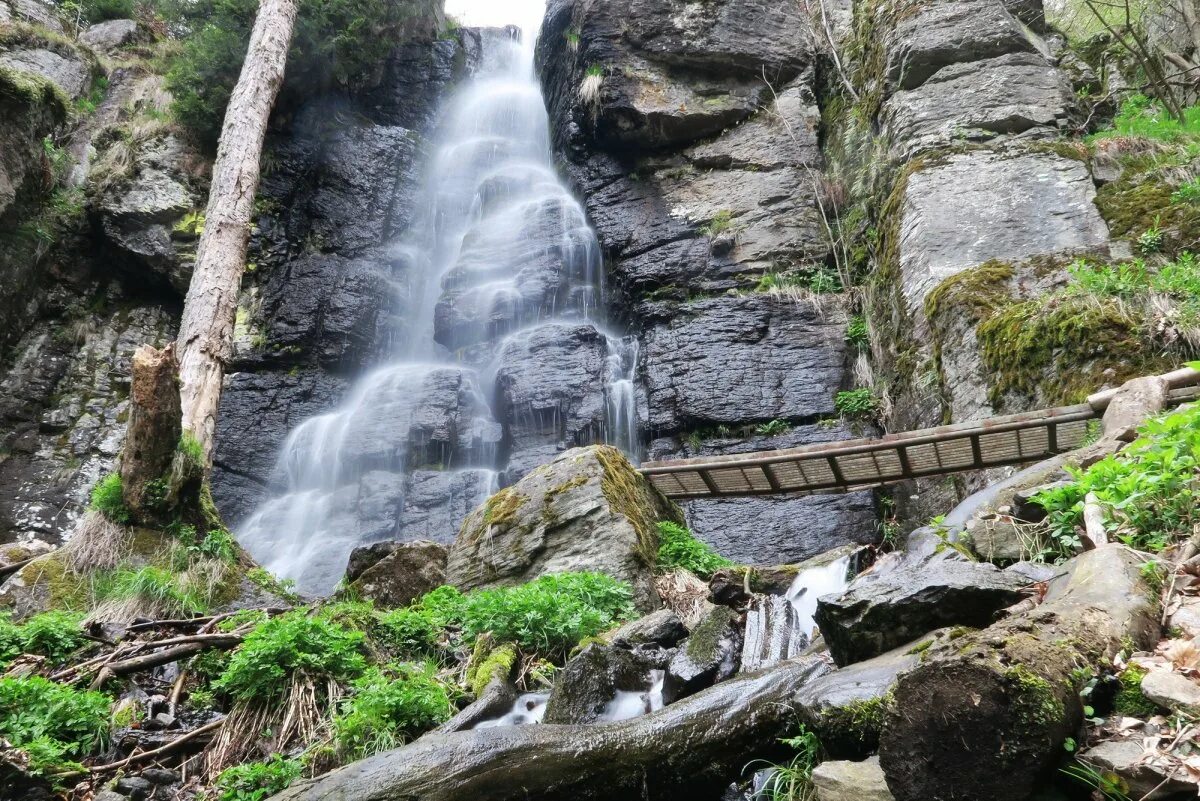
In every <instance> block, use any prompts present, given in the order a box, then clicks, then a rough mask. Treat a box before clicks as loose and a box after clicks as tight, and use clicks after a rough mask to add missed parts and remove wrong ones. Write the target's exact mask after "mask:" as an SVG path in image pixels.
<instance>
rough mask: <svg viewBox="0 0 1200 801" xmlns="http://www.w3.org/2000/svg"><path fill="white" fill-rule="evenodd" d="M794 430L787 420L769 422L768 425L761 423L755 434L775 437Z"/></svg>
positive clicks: (755, 429) (755, 428) (756, 427)
mask: <svg viewBox="0 0 1200 801" xmlns="http://www.w3.org/2000/svg"><path fill="white" fill-rule="evenodd" d="M791 430H792V424H791V423H789V422H788V421H787V420H779V419H775V420H769V421H767V422H766V423H760V424H759V425H756V426H755V427H754V433H755V434H758V435H759V436H760V437H774V436H776V435H778V434H786V433H787V432H789V431H791Z"/></svg>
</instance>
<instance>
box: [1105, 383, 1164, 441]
mask: <svg viewBox="0 0 1200 801" xmlns="http://www.w3.org/2000/svg"><path fill="white" fill-rule="evenodd" d="M1169 392H1170V387H1169V386H1167V382H1166V380H1165V379H1163V378H1161V377H1159V376H1143V377H1141V378H1134V379H1132V380H1130V381H1126V382H1125V383H1124V384H1122V385H1121V388H1120V389H1119V390H1117V394H1116V395H1114V396H1113V399H1112V401H1110V402H1109V404H1108V408H1107V409H1105V410H1104V421H1103V422H1104V436H1105V437H1110V438H1112V439H1116V440H1120V441H1122V442H1132V441H1133V440H1135V439H1137V429H1138V426H1140V425H1141V424H1142V423H1144V422H1146V419H1147V418H1149V417H1152V416H1153V415H1155V414H1157V413H1158V412H1161V411H1162V410H1163V408H1164V407H1165V406H1166V404H1167V395H1168V394H1169Z"/></svg>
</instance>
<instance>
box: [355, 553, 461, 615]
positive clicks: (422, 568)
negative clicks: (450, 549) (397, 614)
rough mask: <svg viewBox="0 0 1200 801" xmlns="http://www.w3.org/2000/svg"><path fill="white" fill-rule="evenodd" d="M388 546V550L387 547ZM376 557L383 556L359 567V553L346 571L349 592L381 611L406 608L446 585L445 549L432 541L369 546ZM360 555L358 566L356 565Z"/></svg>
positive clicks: (362, 559)
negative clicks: (366, 565) (372, 603)
mask: <svg viewBox="0 0 1200 801" xmlns="http://www.w3.org/2000/svg"><path fill="white" fill-rule="evenodd" d="M389 546H390V547H389ZM368 547H369V548H370V549H371V550H372V551H373V552H374V553H375V554H378V553H379V552H380V551H381V550H385V551H387V552H386V554H385V555H384V556H383V557H382V558H380V559H378V560H377V561H374V563H373V564H370V565H369V566H368V567H365V568H362V569H361V570H356V569H355V568H358V567H361V562H363V561H369V560H366V559H364V558H362V557H361V556H360V554H359V552H360V551H363V550H365V549H363V548H358V549H355V551H353V552H352V553H351V554H350V563H351V567H349V568H347V570H346V579H347V580H348V581H349V582H350V589H351V591H352V592H354V593H355V594H356V595H357V597H358V598H361V599H362V600H364V601H373V602H374V603H375V605H376V606H378V607H380V608H383V609H394V608H397V607H401V606H408V605H409V604H411V603H412V602H414V601H416V600H417V599H418V598H420V597H421V596H422V595H424V594H425V593H427V592H430V591H432V590H435V589H437V588H438V587H440V586H442V585H443V584H445V583H446V555H447V552H446V547H445V546H444V545H439V544H438V543H435V542H427V541H420V540H419V541H415V542H405V543H399V542H395V543H387V545H386V546H385V547H384V548H382V549H381V548H380V547H379V546H378V545H376V546H368ZM356 556H359V557H360V558H359V562H360V564H359V565H355V564H354V563H355V561H356Z"/></svg>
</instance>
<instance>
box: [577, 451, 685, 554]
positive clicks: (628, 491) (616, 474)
mask: <svg viewBox="0 0 1200 801" xmlns="http://www.w3.org/2000/svg"><path fill="white" fill-rule="evenodd" d="M592 451H593V453H595V455H596V460H597V461H598V462H600V466H601V468H603V471H604V475H603V476H602V477H601V479H600V489H601V491H602V492H603V493H604V498H605V500H607V501H608V503H609V505H610V506H611V507H612V508H613V509H615V510H616V511H617V512H619V513H620V514H622V515H624V516H625V517H626V518H628V519H629V522H630V523H631V524H632V525H633V528H634V531H635V532H637V536H638V553H639V555H640V556H641V557H642V560H643V561H644V562H645V563H646V564H648V565H653V564H654V563H655V561H656V560H657V558H658V521H659V519H660V518H661V519H666V520H670V521H672V522H676V523H683V513H682V512H680V511H679V508H678V507H676V506H675V505H674V504H672V503H670V502H669V501H667V500H666V499H664V498H662V497H661V496H659V495H658V493H657V491H656V490H655V489H654V488H653V487H651V486H650V484H649V482H648V481H646V479H645V478H643V477H642V475H641V474H639V473H638V472H637V471H636V470H634V468H633V465H631V464H630V463H629V460H628V459H626V458H625V455H624V454H623V453H621V452H620V451H619V450H617V449H616V448H614V447H612V446H610V445H597V446H595V447H594V448H593V449H592Z"/></svg>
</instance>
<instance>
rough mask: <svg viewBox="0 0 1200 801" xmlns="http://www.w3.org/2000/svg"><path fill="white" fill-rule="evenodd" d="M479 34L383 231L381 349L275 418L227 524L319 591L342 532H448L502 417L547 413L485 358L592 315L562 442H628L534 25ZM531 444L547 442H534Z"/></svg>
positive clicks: (630, 351) (550, 418) (625, 385)
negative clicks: (272, 457) (584, 412)
mask: <svg viewBox="0 0 1200 801" xmlns="http://www.w3.org/2000/svg"><path fill="white" fill-rule="evenodd" d="M539 11H540V9H539ZM539 21H540V20H539ZM526 30H536V28H535V27H529V26H528V23H527V27H526ZM483 41H484V56H483V60H482V63H481V65H480V66H479V68H478V70H477V71H476V72H475V74H474V75H473V77H472V78H470V79H469V80H468V81H466V82H465V83H464V84H463V85H462V86H461V87H460V88H459V89H457V90H456V91H455V93H454V95H453V96H452V97H451V98H450V100H449V102H448V104H447V106H446V108H445V110H444V113H443V115H442V121H441V123H440V125H439V128H438V132H437V134H436V135H435V137H434V138H433V140H432V147H431V148H430V153H429V157H428V164H427V169H426V171H425V172H426V175H427V178H426V185H425V189H424V193H425V194H424V200H423V202H422V205H421V207H420V208H421V211H420V217H419V221H418V222H417V223H416V224H415V225H414V226H413V228H412V229H411V230H410V231H408V232H407V233H406V234H405V235H404V236H403V237H402V238H401V240H399V241H397V242H395V243H394V244H393V247H392V252H393V258H394V262H395V274H396V276H397V277H396V279H395V281H394V284H395V286H396V287H397V290H396V297H395V305H396V307H397V311H396V312H395V313H394V316H393V319H394V320H395V323H394V325H393V326H392V330H391V331H390V332H389V335H388V339H387V341H388V343H389V345H390V348H391V351H390V352H391V356H390V361H389V362H388V363H387V364H385V365H384V366H382V367H380V368H378V369H376V370H374V371H373V372H371V373H369V374H368V375H366V376H364V377H363V378H361V379H360V380H359V381H358V382H357V384H356V385H355V386H354V388H353V389H352V390H351V392H350V393H349V394H348V396H347V398H346V399H345V401H344V402H343V403H342V405H341V406H340V407H339V408H337V409H336V410H334V411H332V412H330V413H328V414H324V415H321V416H318V417H314V418H312V419H309V420H307V421H305V422H304V423H302V424H301V425H300V426H298V427H297V428H296V429H295V430H294V431H293V432H292V433H291V435H290V436H289V437H288V439H287V442H286V444H285V445H284V447H283V449H282V452H281V453H280V455H279V458H278V462H277V465H276V469H275V473H274V478H273V481H272V483H273V486H272V490H271V494H270V497H268V498H267V500H265V501H264V502H263V503H262V504H261V505H260V506H259V508H258V509H257V510H256V512H255V513H254V514H253V515H252V516H251V517H250V518H249V519H247V520H246V521H245V522H244V523H243V524H242V525H241V526H239V528H238V532H237V534H238V538H239V540H240V541H241V542H242V544H243V545H245V546H246V547H247V549H248V550H249V551H250V552H251V553H252V554H253V555H254V557H255V558H256V559H258V560H259V562H260V563H262V564H263V565H264V566H265V567H267V568H268V569H269V570H271V571H272V572H274V573H276V574H279V575H281V576H283V577H286V578H291V579H294V580H296V582H297V585H298V588H299V589H300V590H301V591H304V592H309V593H327V592H329V591H330V590H332V589H333V587H334V586H335V584H336V582H337V581H338V579H339V578H340V577H341V575H342V573H343V570H344V568H345V565H346V560H347V557H348V555H349V553H350V551H351V550H352V549H353V548H354V547H356V546H358V545H361V544H365V543H369V542H375V541H381V540H387V539H406V540H407V539H414V538H417V537H431V538H436V539H440V540H443V541H445V540H447V539H449V538H450V537H451V536H452V535H453V533H454V531H455V530H456V529H457V523H458V522H459V521H461V519H462V517H463V516H465V514H466V513H467V512H468V511H470V509H472V508H473V507H474V506H475V505H477V504H478V503H480V502H482V501H483V500H484V499H485V498H486V497H487V496H488V495H489V494H490V493H492V492H494V491H495V490H496V489H497V486H498V480H497V477H498V476H499V475H500V474H501V473H500V471H502V470H503V469H504V468H505V467H506V464H504V462H505V459H506V454H507V452H508V451H509V450H511V449H513V448H515V447H516V446H515V445H513V443H512V441H511V437H510V430H511V428H512V427H513V426H515V425H518V424H522V423H527V424H528V425H527V428H528V427H533V428H536V427H537V426H541V427H542V428H543V429H546V430H550V431H554V430H555V428H554V427H555V426H561V420H560V419H559V418H560V417H561V416H562V415H561V413H560V412H559V410H558V409H555V408H553V404H551V408H550V409H549V410H547V408H546V405H545V404H543V405H542V406H536V407H534V408H532V409H510V408H502V407H505V404H504V403H502V402H500V401H499V400H498V398H499V392H498V387H497V379H496V374H497V370H498V367H497V365H498V363H500V362H501V361H504V363H505V364H511V362H512V360H513V359H517V360H518V361H519V360H520V359H522V358H524V360H525V364H526V366H527V367H528V370H529V372H530V374H533V375H536V374H537V373H538V371H539V370H540V369H541V367H542V365H541V363H540V362H539V361H538V359H539V356H538V355H537V354H538V352H539V350H538V348H539V347H540V345H539V343H544V342H547V341H550V342H554V341H555V340H557V339H559V338H560V334H561V332H563V331H567V330H574V328H572V327H578V326H579V325H580V324H586V325H590V326H592V327H593V328H594V335H593V339H594V340H595V341H596V342H597V343H598V344H597V347H598V348H600V349H601V352H602V353H603V369H602V370H601V371H599V376H598V377H590V376H584V375H580V376H579V377H578V378H575V377H572V376H567V377H566V380H565V381H564V383H567V384H579V383H581V382H589V381H590V382H592V383H602V384H603V386H598V387H595V388H594V389H595V392H594V394H595V395H596V397H601V398H602V400H601V401H600V402H599V403H598V406H602V407H603V408H599V409H598V412H597V414H598V415H600V416H601V417H602V419H601V420H600V421H599V422H598V424H597V425H596V426H595V427H594V428H595V429H599V430H593V428H585V430H584V431H583V433H579V432H576V433H575V434H574V435H573V436H574V439H575V440H576V442H565V443H564V444H565V445H570V444H586V443H587V442H588V441H592V440H599V439H602V440H605V441H608V442H612V443H613V444H616V445H618V446H619V447H621V448H622V449H623V450H625V451H626V452H627V453H629V454H630V455H632V456H635V457H636V454H637V447H638V432H637V418H636V410H635V403H634V380H633V375H634V369H635V366H636V362H637V349H636V344H635V341H634V340H633V339H632V338H629V337H622V336H619V335H612V334H610V333H608V332H607V331H606V330H605V328H604V326H603V308H604V282H603V261H602V258H601V254H600V249H599V246H598V243H597V241H596V236H595V234H594V232H593V231H592V230H591V228H590V227H589V226H588V223H587V220H586V217H585V214H584V211H583V208H582V207H581V205H580V204H579V203H578V202H577V201H576V200H575V199H574V198H573V197H572V196H571V194H570V192H569V191H568V190H567V188H566V187H565V186H564V184H563V183H562V181H561V180H560V179H559V177H558V175H557V174H556V173H555V171H554V168H553V162H552V155H551V145H550V131H549V122H548V118H547V113H546V109H545V103H544V100H543V97H542V92H541V87H540V86H539V84H538V81H537V79H536V77H535V72H534V68H533V36H532V35H530V36H524V37H523V36H521V34H520V32H519V29H517V28H515V27H514V28H508V29H496V30H489V31H485V33H484V35H483ZM514 354H515V355H514ZM510 405H511V404H510ZM533 418H537V419H536V420H533ZM543 418H545V419H543ZM531 421H532V422H531ZM545 436H550V437H551V438H553V437H552V436H551V435H545ZM579 440H585V441H582V442H580V441H579ZM545 447H549V448H550V449H553V448H554V447H555V443H553V442H552V443H550V445H549V446H543V451H538V452H537V454H538V456H539V457H540V456H541V455H542V454H543V453H544V450H545ZM525 461H526V462H528V461H529V459H528V458H527V459H526V460H525ZM528 466H530V465H527V464H525V463H522V467H528Z"/></svg>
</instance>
